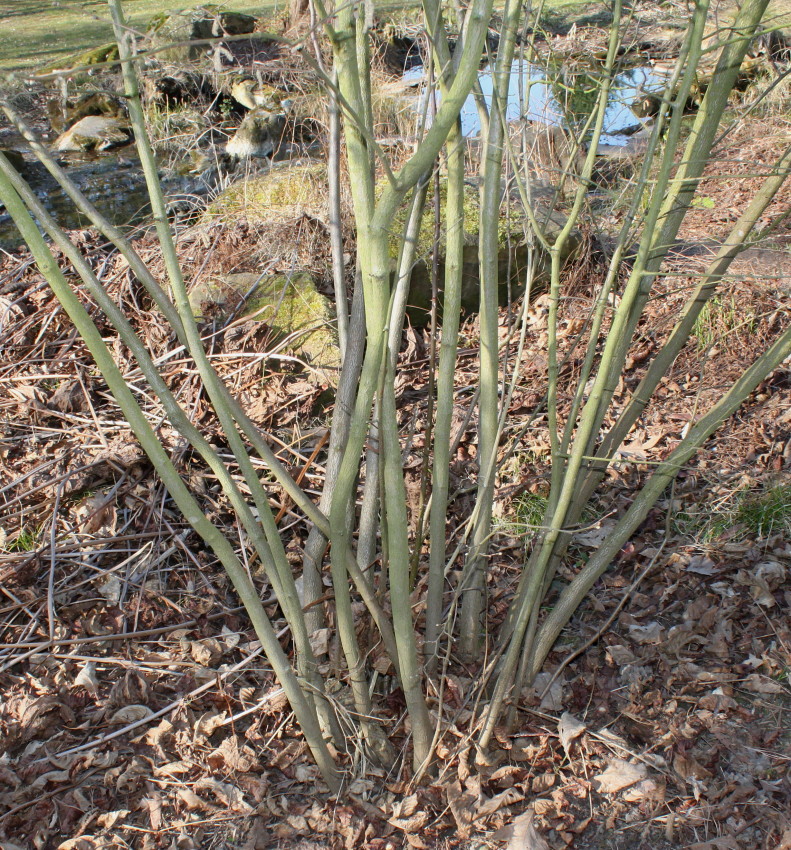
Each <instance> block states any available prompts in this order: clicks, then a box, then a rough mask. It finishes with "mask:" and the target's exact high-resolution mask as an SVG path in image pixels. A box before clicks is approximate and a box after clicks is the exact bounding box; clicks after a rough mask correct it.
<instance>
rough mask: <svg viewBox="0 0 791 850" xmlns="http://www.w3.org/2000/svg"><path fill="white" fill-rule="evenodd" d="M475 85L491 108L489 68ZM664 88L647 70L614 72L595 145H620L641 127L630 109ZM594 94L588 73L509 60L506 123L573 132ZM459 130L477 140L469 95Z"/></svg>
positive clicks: (416, 72) (412, 77)
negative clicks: (552, 70) (531, 123)
mask: <svg viewBox="0 0 791 850" xmlns="http://www.w3.org/2000/svg"><path fill="white" fill-rule="evenodd" d="M422 74H423V69H422V68H412V69H411V70H410V71H408V72H407V73H406V74H405V75H404V81H405V82H415V81H417V80H418V79H419V78H420V76H421V75H422ZM478 81H479V83H480V86H481V91H482V93H483V96H484V98H485V100H486V104H487V106H491V102H492V91H493V87H494V80H493V76H492V72H491V70H490V69H488V68H487V69H485V70H483V71H481V73H480V74H479V75H478ZM664 86H665V78H664V77H663V76H661V75H659V74H658V73H656V72H655V71H654V70H653V69H652V68H650V67H641V68H632V69H630V70H628V71H623V72H622V73H620V74H618V75H617V76H616V77H615V80H614V81H613V85H612V88H611V91H610V98H609V102H608V105H607V111H606V112H605V114H604V130H603V133H602V137H601V143H602V144H605V145H625V144H626V143H627V142H628V141H629V136H630V135H631V134H632V133H634V132H635V130H638V129H640V127H641V126H642V122H641V119H640V118H638V116H637V115H636V114H635V111H634V107H635V105H636V104H637V103H638V102H639V101H640V100H642V99H643V98H644V97H645V96H646V95H650V94H659V93H661V92H662V90H663V89H664ZM598 91H599V80H597V79H596V77H595V76H594V75H593V74H590V73H579V72H570V71H565V70H564V69H562V68H559V69H558V71H557V73H556V74H551V75H547V73H546V72H545V71H544V70H541V69H538V68H536V67H535V66H533V65H529V64H528V63H526V62H523V61H521V60H515V61H514V63H513V65H512V66H511V73H510V78H509V83H508V100H507V103H506V108H505V116H506V120H507V121H517V120H519V119H522V118H525V119H527V120H528V121H536V122H540V123H542V124H549V125H551V126H555V127H558V126H561V127H567V128H572V129H573V128H576V129H578V128H580V127H582V126H583V125H584V124H585V122H586V121H587V119H588V116H589V115H590V114H591V111H592V110H593V107H594V105H595V102H596V97H597V95H598ZM461 126H462V132H463V133H464V135H465V136H477V135H478V134H479V133H480V131H481V124H480V120H479V117H478V109H477V107H476V105H475V99H474V97H473V96H472V95H470V96H469V97H468V98H467V100H466V102H465V103H464V106H463V107H462V109H461Z"/></svg>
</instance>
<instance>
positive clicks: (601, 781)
mask: <svg viewBox="0 0 791 850" xmlns="http://www.w3.org/2000/svg"><path fill="white" fill-rule="evenodd" d="M647 776H648V770H647V769H646V766H645V765H644V764H632V763H631V762H628V761H624V760H623V759H619V758H614V757H613V758H611V759H610V761H609V764H608V765H607V769H606V770H605V771H604V772H603V773H600V774H599V775H598V776H595V777H594V780H595V781H596V782H598V790H599V791H601V792H602V793H603V794H616V793H617V792H618V791H622V790H623V789H624V788H628V787H629V786H630V785H635V784H636V783H638V782H640V781H641V780H643V779H645V778H646V777H647Z"/></svg>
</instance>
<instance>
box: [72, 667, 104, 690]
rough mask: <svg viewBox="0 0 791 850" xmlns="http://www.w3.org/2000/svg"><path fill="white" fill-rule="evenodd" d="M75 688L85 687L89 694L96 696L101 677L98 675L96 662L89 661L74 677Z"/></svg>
mask: <svg viewBox="0 0 791 850" xmlns="http://www.w3.org/2000/svg"><path fill="white" fill-rule="evenodd" d="M74 687H75V688H85V690H86V691H88V693H89V694H91V695H92V696H96V694H97V693H98V690H99V679H98V678H97V676H96V664H95V663H94V662H93V661H89V662H88V663H87V664H86V665H85V666H84V667H83V668H82V670H80V672H79V673H78V674H77V677H76V678H75V679H74Z"/></svg>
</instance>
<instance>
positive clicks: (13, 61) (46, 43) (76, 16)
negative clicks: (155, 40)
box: [0, 0, 285, 71]
mask: <svg viewBox="0 0 791 850" xmlns="http://www.w3.org/2000/svg"><path fill="white" fill-rule="evenodd" d="M124 5H125V8H126V13H127V15H128V16H129V19H130V21H131V23H132V25H133V26H135V27H140V28H144V27H145V25H146V24H147V23H148V21H149V20H150V19H151V17H152V16H153V15H155V14H156V13H157V12H161V11H164V10H171V9H184V8H188V7H190V6H196V5H198V2H197V0H196V2H195V3H190V2H189V0H129V2H127V3H125V4H124ZM284 5H285V0H271V2H261V0H257V2H250V0H229V2H227V3H224V4H223V6H224V7H225V8H227V9H229V10H231V11H234V12H247V13H248V14H251V15H261V14H270V13H272V12H273V11H275V10H276V9H277V8H278V7H280V8H283V6H284ZM0 21H2V26H0V69H2V70H5V71H10V70H20V69H25V70H27V69H32V68H35V67H36V66H40V65H46V64H48V63H49V62H53V61H55V60H56V59H58V58H60V57H66V56H70V55H72V54H74V53H78V52H80V51H82V50H88V49H89V48H91V47H96V46H97V45H100V44H104V43H106V42H108V41H112V38H113V27H112V23H111V21H110V12H109V9H108V7H107V2H106V0H0Z"/></svg>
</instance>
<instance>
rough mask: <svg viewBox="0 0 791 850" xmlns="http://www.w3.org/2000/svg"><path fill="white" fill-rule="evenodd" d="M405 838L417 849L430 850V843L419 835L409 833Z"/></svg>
mask: <svg viewBox="0 0 791 850" xmlns="http://www.w3.org/2000/svg"><path fill="white" fill-rule="evenodd" d="M404 838H406V840H407V843H408V844H409V846H410V847H415V848H416V850H428V844H426V842H425V841H423V839H422V838H421V837H420V836H419V835H415V834H410V833H407V834H406V835H405V836H404Z"/></svg>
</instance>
